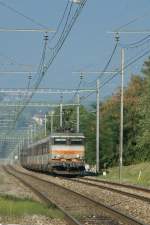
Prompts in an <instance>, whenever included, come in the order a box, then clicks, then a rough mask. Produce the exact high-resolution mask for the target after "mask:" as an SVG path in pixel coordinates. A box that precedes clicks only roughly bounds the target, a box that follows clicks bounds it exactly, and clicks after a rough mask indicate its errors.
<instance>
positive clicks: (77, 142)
mask: <svg viewBox="0 0 150 225" xmlns="http://www.w3.org/2000/svg"><path fill="white" fill-rule="evenodd" d="M70 142H71V144H72V145H83V139H82V138H72V139H71V140H70Z"/></svg>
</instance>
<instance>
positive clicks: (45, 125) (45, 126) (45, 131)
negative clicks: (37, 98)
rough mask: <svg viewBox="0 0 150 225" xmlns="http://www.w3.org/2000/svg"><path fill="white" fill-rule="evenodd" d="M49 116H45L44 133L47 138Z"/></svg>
mask: <svg viewBox="0 0 150 225" xmlns="http://www.w3.org/2000/svg"><path fill="white" fill-rule="evenodd" d="M46 129H47V116H46V114H45V118H44V133H45V137H46V135H47V130H46Z"/></svg>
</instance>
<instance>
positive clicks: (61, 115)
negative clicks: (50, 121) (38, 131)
mask: <svg viewBox="0 0 150 225" xmlns="http://www.w3.org/2000/svg"><path fill="white" fill-rule="evenodd" d="M60 98H61V103H60V127H61V128H62V127H63V104H62V103H63V95H61V96H60Z"/></svg>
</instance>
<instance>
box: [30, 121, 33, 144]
mask: <svg viewBox="0 0 150 225" xmlns="http://www.w3.org/2000/svg"><path fill="white" fill-rule="evenodd" d="M30 135H31V138H30V142H31V144H32V142H33V129H32V125H31V130H30Z"/></svg>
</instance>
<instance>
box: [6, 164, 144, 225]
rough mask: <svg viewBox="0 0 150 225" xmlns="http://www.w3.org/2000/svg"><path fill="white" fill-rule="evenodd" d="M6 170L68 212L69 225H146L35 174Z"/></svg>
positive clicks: (10, 168) (9, 168) (12, 169)
mask: <svg viewBox="0 0 150 225" xmlns="http://www.w3.org/2000/svg"><path fill="white" fill-rule="evenodd" d="M5 170H7V172H9V174H12V175H13V176H15V177H17V178H18V179H19V180H20V181H21V182H22V181H23V183H24V182H25V183H24V184H26V186H29V187H31V189H32V190H35V189H36V191H37V190H38V192H40V195H41V194H42V195H43V193H44V198H45V197H46V198H47V199H48V200H49V201H51V202H52V203H53V204H54V205H56V206H57V207H58V208H60V209H62V210H63V211H64V212H67V214H69V219H70V218H73V219H74V220H73V221H72V223H69V224H87V225H88V224H89V225H118V224H129V225H144V223H143V222H141V221H138V220H136V219H134V218H133V217H131V216H129V215H126V214H124V213H122V212H120V211H118V210H116V209H114V208H112V207H110V206H108V205H106V204H103V203H101V202H98V201H95V200H93V199H91V198H89V197H86V196H85V195H82V194H79V193H77V192H75V191H72V190H70V189H68V188H66V187H63V186H61V185H59V184H56V183H53V182H51V181H47V180H45V179H43V178H39V177H37V176H36V175H33V174H32V175H31V174H27V173H25V172H21V171H18V170H16V169H14V168H13V167H7V168H5ZM65 215H66V213H65ZM75 218H78V219H75ZM79 221H80V222H79Z"/></svg>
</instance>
